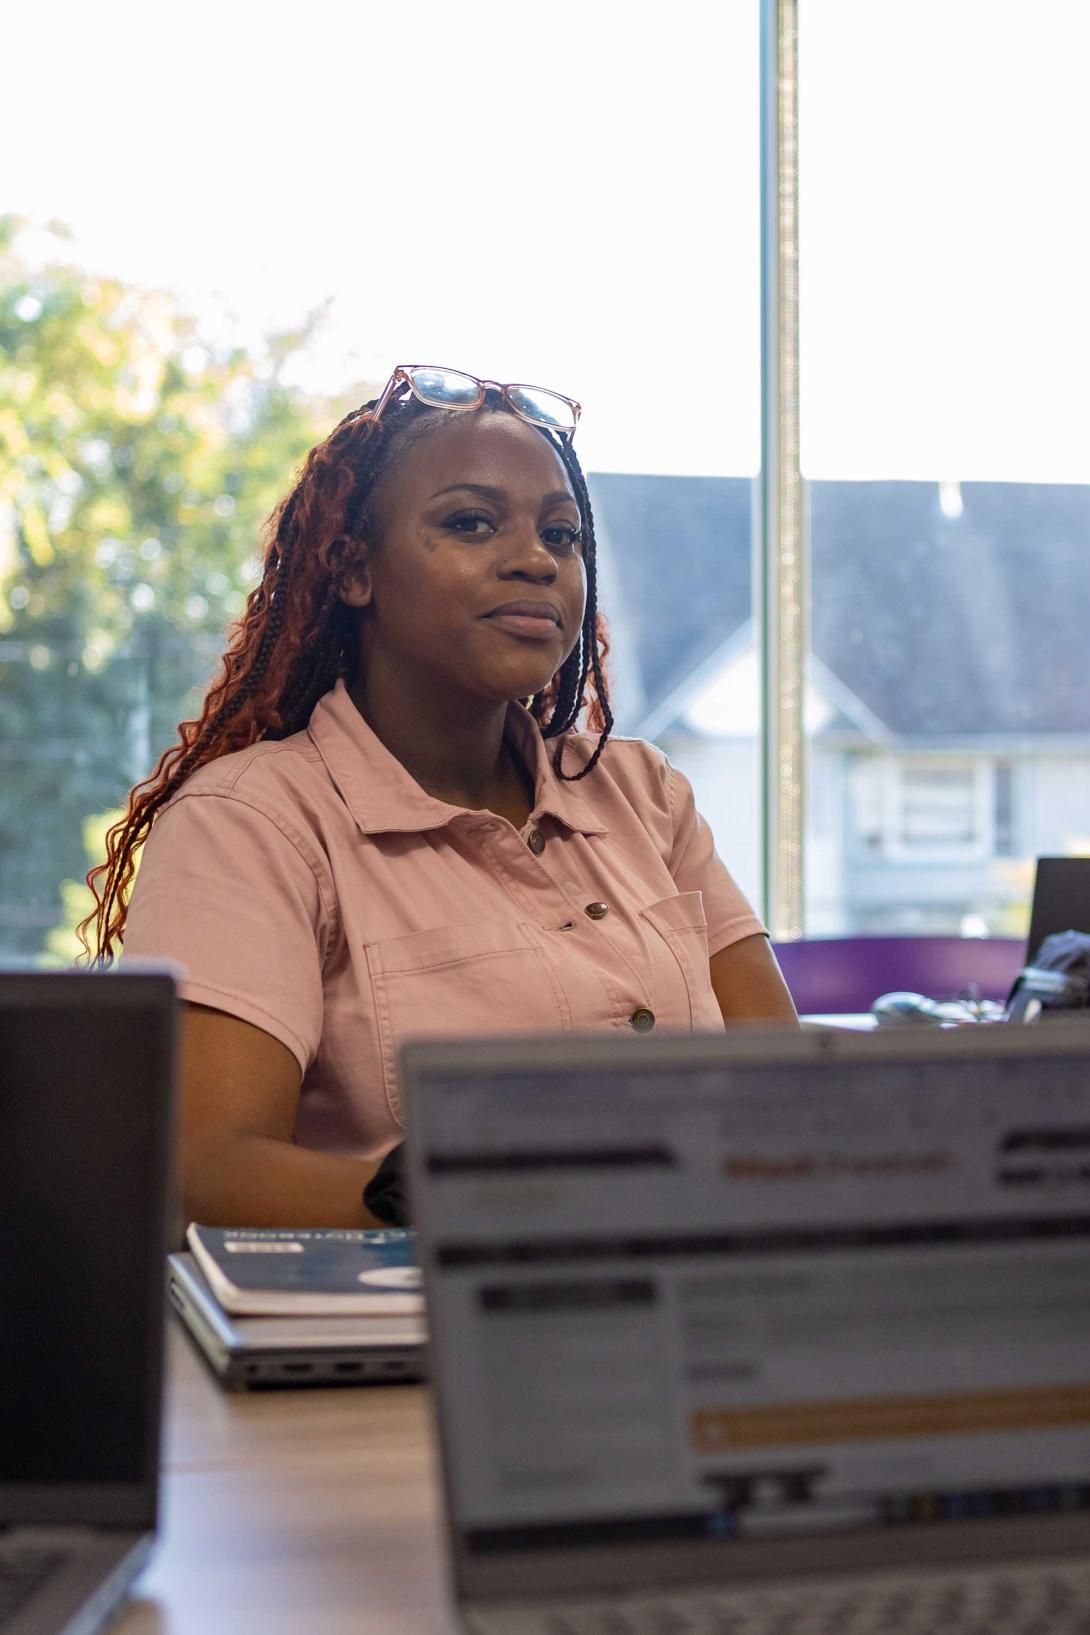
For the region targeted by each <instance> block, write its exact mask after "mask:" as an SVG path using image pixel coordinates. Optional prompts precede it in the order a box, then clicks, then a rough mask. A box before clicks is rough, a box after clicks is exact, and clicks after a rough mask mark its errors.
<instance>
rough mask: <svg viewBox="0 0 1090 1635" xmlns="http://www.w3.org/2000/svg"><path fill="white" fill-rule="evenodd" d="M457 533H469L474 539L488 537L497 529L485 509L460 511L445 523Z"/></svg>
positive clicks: (445, 525)
mask: <svg viewBox="0 0 1090 1635" xmlns="http://www.w3.org/2000/svg"><path fill="white" fill-rule="evenodd" d="M443 526H444V528H450V529H452V530H453V531H454V533H456V534H469V535H470V537H471V538H474V539H486V538H487V537H488V535H489V534H493V533H495V531H496V527H495V524H494V522H493V521H492V518H491V517H489V516H486V515H485V513H484V512H483V511H458V512H456V513H455V515H454V516H452V517H448V518H447V520H446V522H445V523H444V524H443Z"/></svg>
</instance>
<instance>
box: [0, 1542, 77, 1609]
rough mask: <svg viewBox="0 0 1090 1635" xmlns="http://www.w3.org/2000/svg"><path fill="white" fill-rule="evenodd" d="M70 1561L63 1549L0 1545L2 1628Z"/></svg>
mask: <svg viewBox="0 0 1090 1635" xmlns="http://www.w3.org/2000/svg"><path fill="white" fill-rule="evenodd" d="M67 1560H68V1557H67V1556H66V1555H65V1553H64V1551H63V1550H35V1549H27V1548H18V1549H3V1548H0V1629H3V1627H4V1625H5V1624H8V1623H10V1622H11V1620H12V1619H13V1618H14V1617H15V1614H16V1613H17V1612H18V1611H19V1609H20V1607H22V1606H23V1605H24V1603H25V1602H27V1601H29V1600H30V1597H31V1596H32V1595H33V1594H34V1591H35V1590H36V1589H37V1588H38V1587H39V1585H41V1584H43V1583H44V1582H45V1580H46V1579H47V1578H49V1577H50V1575H51V1574H52V1573H55V1572H56V1571H57V1569H58V1568H60V1567H62V1566H63V1565H64V1563H65V1562H66V1561H67Z"/></svg>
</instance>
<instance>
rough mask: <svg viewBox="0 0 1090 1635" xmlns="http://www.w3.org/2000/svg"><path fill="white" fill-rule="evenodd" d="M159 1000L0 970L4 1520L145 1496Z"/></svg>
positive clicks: (153, 987) (161, 1026)
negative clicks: (114, 1497)
mask: <svg viewBox="0 0 1090 1635" xmlns="http://www.w3.org/2000/svg"><path fill="white" fill-rule="evenodd" d="M172 997H173V995H172V986H171V984H170V983H169V981H168V980H167V979H166V978H162V977H156V978H152V977H144V976H141V977H127V976H124V975H119V976H105V975H104V976H97V977H95V976H81V977H73V976H66V975H56V976H41V975H39V976H34V975H30V974H27V975H22V976H11V975H7V976H0V1080H2V1082H0V1243H2V1245H3V1261H2V1269H0V1519H13V1518H14V1519H18V1520H22V1521H27V1520H32V1519H37V1518H43V1519H54V1520H71V1519H84V1520H90V1519H96V1518H94V1517H89V1516H87V1515H86V1514H85V1513H84V1511H83V1509H82V1507H81V1505H80V1503H79V1499H78V1495H79V1494H80V1493H81V1492H82V1493H89V1492H91V1493H92V1496H93V1491H94V1492H97V1491H101V1490H103V1489H116V1490H118V1491H119V1492H124V1491H125V1490H130V1491H132V1492H135V1491H137V1490H139V1489H143V1490H146V1491H147V1492H149V1493H150V1492H152V1491H153V1487H154V1474H155V1466H156V1461H157V1435H158V1422H159V1369H160V1350H161V1345H162V1321H163V1318H162V1302H161V1288H162V1256H163V1253H164V1249H165V1243H164V1238H165V1220H166V1190H167V1133H168V1114H169V1092H170V1064H171V1045H172V1026H173V1016H172ZM92 1490H93V1491H92ZM151 1503H152V1501H151V1500H146V1501H145V1503H144V1510H145V1512H147V1511H148V1509H149V1508H150V1507H151ZM93 1508H94V1507H93ZM100 1508H101V1510H102V1514H101V1519H104V1520H110V1519H118V1520H123V1519H126V1518H125V1517H124V1516H122V1515H118V1514H117V1512H116V1509H115V1508H114V1507H111V1505H110V1504H109V1503H107V1504H105V1506H104V1507H100ZM122 1509H124V1506H122Z"/></svg>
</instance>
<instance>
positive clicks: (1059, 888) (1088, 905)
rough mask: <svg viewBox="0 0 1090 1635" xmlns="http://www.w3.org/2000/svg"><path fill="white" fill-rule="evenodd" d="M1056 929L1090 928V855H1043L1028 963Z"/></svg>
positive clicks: (1036, 882)
mask: <svg viewBox="0 0 1090 1635" xmlns="http://www.w3.org/2000/svg"><path fill="white" fill-rule="evenodd" d="M1054 931H1087V932H1090V857H1039V858H1038V859H1037V872H1036V875H1035V876H1034V882H1033V907H1032V909H1031V910H1030V917H1029V935H1028V937H1027V938H1026V963H1027V965H1028V964H1029V963H1030V961H1031V960H1032V959H1033V956H1034V954H1035V953H1036V952H1037V950H1038V948H1040V946H1041V944H1042V943H1043V942H1044V940H1045V938H1046V937H1049V936H1051V935H1052V933H1053V932H1054Z"/></svg>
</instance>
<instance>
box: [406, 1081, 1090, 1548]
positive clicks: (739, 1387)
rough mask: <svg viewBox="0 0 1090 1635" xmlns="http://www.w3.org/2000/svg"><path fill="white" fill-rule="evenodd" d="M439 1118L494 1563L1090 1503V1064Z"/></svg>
mask: <svg viewBox="0 0 1090 1635" xmlns="http://www.w3.org/2000/svg"><path fill="white" fill-rule="evenodd" d="M725 1091H726V1092H727V1093H726V1094H725V1093H724V1092H725ZM422 1101H423V1105H422V1110H421V1115H420V1131H421V1142H422V1152H423V1163H424V1165H425V1166H426V1169H427V1172H428V1188H427V1190H428V1213H429V1238H430V1246H431V1254H432V1256H433V1261H434V1267H435V1272H434V1276H433V1279H432V1285H431V1287H432V1301H433V1320H434V1323H435V1327H436V1330H437V1333H438V1336H439V1339H440V1346H439V1353H438V1359H437V1363H438V1367H439V1370H440V1375H441V1382H440V1383H441V1388H442V1391H443V1393H444V1398H445V1404H446V1408H445V1415H444V1419H445V1436H446V1441H447V1451H448V1460H449V1465H450V1480H451V1482H452V1485H453V1499H454V1504H453V1508H454V1512H455V1516H456V1520H457V1525H458V1527H459V1529H460V1531H461V1537H462V1542H463V1545H464V1547H465V1549H466V1550H467V1552H468V1553H469V1554H471V1555H473V1554H476V1555H480V1556H483V1555H487V1554H496V1553H499V1552H504V1551H509V1550H525V1549H536V1548H542V1549H547V1548H550V1547H553V1546H557V1547H568V1548H571V1547H578V1546H581V1545H594V1544H598V1543H607V1542H617V1543H622V1542H624V1541H625V1540H626V1539H632V1540H635V1539H638V1538H654V1537H661V1538H663V1539H669V1538H681V1537H692V1538H700V1537H709V1538H723V1539H726V1540H729V1539H734V1538H759V1537H776V1536H789V1535H790V1536H795V1537H801V1536H805V1535H806V1534H808V1533H815V1534H816V1533H820V1532H821V1531H822V1530H827V1529H837V1530H843V1529H851V1528H854V1527H876V1526H902V1527H903V1526H916V1527H919V1526H923V1525H933V1524H936V1523H952V1522H957V1521H958V1520H960V1519H961V1518H963V1517H972V1518H981V1517H993V1516H1006V1517H1013V1516H1022V1515H1025V1516H1040V1515H1041V1514H1042V1513H1044V1512H1048V1511H1059V1510H1065V1509H1066V1510H1075V1509H1081V1508H1084V1507H1087V1506H1088V1504H1090V1485H1088V1472H1090V1254H1088V1252H1087V1251H1088V1249H1090V1074H1088V1072H1087V1063H1086V1058H1085V1057H1082V1058H1079V1059H1076V1058H1074V1057H1072V1058H1065V1057H1058V1058H1057V1057H1054V1058H1053V1059H1051V1060H1049V1059H1036V1058H1033V1057H1028V1056H1023V1057H1012V1058H1009V1059H1006V1060H1003V1059H997V1060H994V1061H981V1060H973V1059H965V1060H962V1061H960V1062H957V1063H951V1062H941V1063H924V1062H916V1063H911V1064H909V1063H899V1064H891V1063H888V1062H887V1063H883V1064H881V1065H880V1066H879V1065H876V1064H874V1063H860V1062H830V1063H828V1064H823V1063H818V1062H810V1063H809V1064H806V1065H804V1066H802V1067H788V1068H786V1069H785V1068H784V1067H783V1066H782V1065H780V1066H777V1067H776V1069H775V1072H774V1073H773V1072H770V1071H769V1070H768V1069H767V1068H762V1067H760V1066H757V1065H749V1066H745V1067H737V1068H732V1069H730V1070H729V1072H728V1070H726V1069H722V1070H719V1069H717V1070H715V1071H708V1070H706V1069H705V1070H702V1071H701V1072H695V1071H692V1072H688V1073H686V1074H672V1075H670V1076H669V1077H666V1076H663V1075H661V1074H656V1073H654V1072H645V1073H642V1074H640V1073H631V1072H630V1073H626V1074H625V1075H623V1077H622V1076H620V1075H617V1076H615V1078H614V1080H613V1081H612V1082H611V1081H610V1079H609V1076H608V1074H606V1073H604V1071H603V1070H598V1071H596V1072H594V1073H593V1074H588V1075H587V1076H585V1077H584V1079H583V1081H582V1082H580V1080H579V1076H578V1074H575V1075H574V1076H573V1075H572V1074H571V1073H568V1074H566V1075H563V1076H559V1075H558V1076H555V1077H554V1078H553V1080H552V1081H550V1080H549V1078H548V1075H547V1073H542V1072H539V1073H537V1074H533V1075H532V1074H531V1072H530V1070H529V1069H527V1070H526V1074H525V1078H524V1080H520V1079H519V1078H518V1077H517V1076H516V1077H515V1078H514V1079H512V1078H511V1077H510V1075H508V1076H507V1077H506V1078H505V1079H504V1081H503V1082H502V1083H490V1082H489V1081H488V1079H487V1077H485V1078H480V1077H478V1079H477V1080H476V1083H473V1082H472V1081H471V1080H469V1079H459V1078H456V1077H455V1076H453V1075H452V1077H451V1079H450V1081H449V1083H448V1084H443V1083H441V1082H437V1083H436V1084H435V1085H434V1086H431V1085H429V1086H428V1093H427V1095H426V1097H424V1098H422ZM467 1132H472V1137H469V1136H467Z"/></svg>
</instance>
